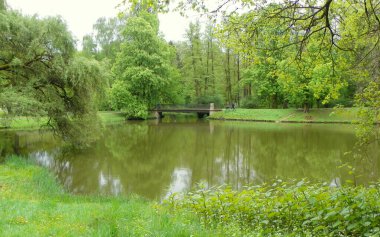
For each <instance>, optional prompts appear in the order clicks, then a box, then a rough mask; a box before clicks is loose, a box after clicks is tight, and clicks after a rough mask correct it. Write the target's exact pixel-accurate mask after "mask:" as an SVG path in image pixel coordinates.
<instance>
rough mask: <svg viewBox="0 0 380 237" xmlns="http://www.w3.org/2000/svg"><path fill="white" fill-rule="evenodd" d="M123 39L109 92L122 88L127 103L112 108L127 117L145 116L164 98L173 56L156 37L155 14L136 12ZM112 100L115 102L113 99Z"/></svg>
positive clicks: (165, 45) (124, 32)
mask: <svg viewBox="0 0 380 237" xmlns="http://www.w3.org/2000/svg"><path fill="white" fill-rule="evenodd" d="M123 36H124V38H125V41H124V42H123V44H122V45H121V52H120V53H119V54H118V57H117V59H116V63H115V65H114V67H113V72H114V74H115V77H116V80H117V81H118V85H117V88H118V89H115V88H113V89H112V90H118V91H120V89H122V91H124V93H123V95H124V98H128V101H129V102H128V103H127V102H123V103H114V105H115V106H116V107H115V108H116V109H127V110H128V111H130V112H131V114H129V116H131V117H146V115H147V114H146V113H147V110H148V108H150V107H153V106H155V105H156V104H159V103H162V102H165V101H164V100H165V99H167V98H168V96H167V94H168V93H167V87H169V88H170V87H171V85H172V84H173V81H172V71H173V68H172V67H171V56H173V55H172V54H171V52H170V48H169V46H168V45H167V44H166V42H164V41H163V40H162V39H161V38H160V37H159V36H158V20H157V16H156V15H153V14H150V13H140V16H136V17H130V18H129V19H128V20H127V24H126V26H125V29H124V31H123ZM114 92H115V93H116V91H114ZM115 93H112V92H111V94H113V95H116V94H115ZM169 97H170V96H169ZM112 98H113V99H112V100H113V101H117V100H116V99H117V98H116V97H115V96H113V97H112ZM126 105H128V107H127V108H126V107H125V106H126Z"/></svg>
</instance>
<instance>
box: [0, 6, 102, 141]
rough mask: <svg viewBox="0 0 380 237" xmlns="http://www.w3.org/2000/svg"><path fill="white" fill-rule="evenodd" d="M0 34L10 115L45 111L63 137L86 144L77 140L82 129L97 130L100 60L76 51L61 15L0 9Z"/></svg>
mask: <svg viewBox="0 0 380 237" xmlns="http://www.w3.org/2000/svg"><path fill="white" fill-rule="evenodd" d="M0 36H1V37H0V44H1V45H2V47H1V49H0V85H1V87H0V107H1V108H2V109H3V110H5V111H6V112H7V116H9V117H12V116H16V115H17V116H20V115H28V116H47V117H48V118H49V119H48V125H50V126H51V127H53V128H54V129H55V130H56V131H57V132H59V133H60V134H61V135H62V137H63V138H65V139H67V140H71V139H74V143H75V144H78V145H83V143H86V142H85V141H84V140H82V141H78V140H77V139H78V134H86V133H87V132H86V131H85V130H81V128H91V129H92V131H96V130H97V129H93V128H94V127H96V126H95V125H96V124H97V122H96V116H95V112H96V109H97V106H96V104H97V102H98V100H97V99H99V97H100V95H101V92H102V89H103V87H104V85H105V83H104V82H105V80H104V78H105V76H104V74H103V71H102V70H101V67H100V65H99V64H98V63H97V62H96V61H94V60H91V59H86V58H83V57H80V56H76V55H75V54H74V53H75V48H74V40H73V38H72V36H71V34H70V33H69V31H68V30H67V27H66V25H65V23H64V22H63V20H62V19H61V18H59V17H49V18H43V19H40V18H38V17H37V16H33V17H30V16H22V15H21V14H19V13H17V12H12V11H8V12H0ZM82 125H86V126H82ZM91 125H94V127H93V126H91ZM92 135H93V134H92ZM93 139H95V137H92V138H91V139H90V140H89V141H91V140H93Z"/></svg>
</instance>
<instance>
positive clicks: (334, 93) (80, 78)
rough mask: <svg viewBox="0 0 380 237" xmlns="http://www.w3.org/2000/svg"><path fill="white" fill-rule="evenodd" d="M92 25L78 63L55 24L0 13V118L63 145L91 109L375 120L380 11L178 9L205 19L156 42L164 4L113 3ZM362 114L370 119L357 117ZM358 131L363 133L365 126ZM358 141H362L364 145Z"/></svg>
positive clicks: (374, 5) (284, 6) (336, 5)
mask: <svg viewBox="0 0 380 237" xmlns="http://www.w3.org/2000/svg"><path fill="white" fill-rule="evenodd" d="M123 4H124V5H126V6H128V8H127V9H128V10H126V11H124V12H122V13H120V14H119V16H117V17H116V16H115V17H114V18H109V19H107V18H99V19H98V20H97V22H96V23H95V24H94V27H93V29H94V31H93V33H92V34H90V35H86V36H85V37H84V38H83V41H82V42H83V45H82V46H83V47H82V51H80V52H78V51H77V50H76V48H75V41H74V40H73V37H72V36H71V34H70V33H69V32H68V30H67V28H66V25H65V23H64V21H63V20H62V19H60V18H59V17H50V18H39V17H37V16H33V17H30V16H23V15H22V14H20V13H18V12H15V11H12V10H11V9H7V5H6V3H5V1H4V0H3V1H1V2H0V9H1V10H0V18H1V21H0V29H1V32H0V35H1V38H0V40H1V46H2V47H1V49H0V83H1V88H0V106H1V108H2V109H3V110H4V111H6V113H7V114H8V115H10V116H11V115H12V114H17V115H33V116H36V115H39V116H48V117H49V118H50V120H49V125H51V126H52V127H54V128H57V130H58V131H60V132H61V133H62V134H63V135H64V136H66V137H75V134H76V132H75V131H77V129H76V128H75V125H74V124H77V122H81V123H82V124H89V121H90V120H91V121H93V120H92V119H90V118H91V117H93V116H95V115H94V114H95V112H96V111H97V110H98V109H107V110H109V109H113V110H122V111H125V112H126V113H127V114H128V116H129V117H140V118H145V117H147V110H148V109H149V108H152V107H154V106H156V105H157V104H165V103H176V104H184V103H188V104H190V103H193V104H199V103H204V104H206V103H210V102H214V103H216V104H217V105H218V106H225V105H229V104H232V103H235V104H238V105H239V106H241V107H247V108H287V107H297V108H298V107H302V108H304V110H305V112H307V111H308V110H309V109H310V108H312V107H333V106H339V105H342V106H359V107H361V108H362V110H360V113H361V115H362V117H363V118H364V119H363V120H362V121H363V122H362V123H363V124H364V125H365V124H367V125H368V124H372V123H373V122H374V121H375V120H376V119H378V116H379V107H380V106H379V99H378V98H380V96H379V91H380V90H379V87H380V83H379V77H378V76H379V73H378V72H379V70H378V65H379V63H378V55H379V52H380V49H379V42H380V41H379V37H380V33H379V32H380V31H379V30H378V29H379V27H378V26H379V25H380V21H379V17H378V14H379V10H380V9H379V4H378V2H377V1H375V0H365V1H359V2H358V1H340V0H334V1H333V0H326V1H301V0H300V1H290V2H288V1H286V2H283V3H282V2H281V4H280V3H267V2H265V1H264V2H262V1H223V2H220V4H219V5H218V6H217V7H216V8H215V9H207V5H206V3H205V1H193V4H190V5H189V4H186V2H185V3H180V5H179V7H178V8H179V9H182V10H183V11H186V10H189V9H192V10H196V11H199V12H202V13H203V14H205V15H208V19H209V21H208V23H202V24H201V23H200V22H199V21H195V22H192V23H190V25H189V26H187V30H186V35H185V38H184V40H183V41H181V42H166V41H165V40H164V39H163V36H162V34H161V33H160V32H159V21H158V17H157V15H158V13H159V12H163V11H168V9H169V8H168V2H167V1H152V0H130V1H124V2H123ZM365 108H373V109H365ZM367 128H369V126H367ZM370 132H371V131H370V129H363V130H362V134H363V137H364V134H368V133H370Z"/></svg>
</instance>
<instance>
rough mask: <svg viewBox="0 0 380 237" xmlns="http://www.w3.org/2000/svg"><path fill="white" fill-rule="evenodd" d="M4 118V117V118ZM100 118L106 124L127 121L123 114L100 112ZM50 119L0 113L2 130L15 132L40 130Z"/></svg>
mask: <svg viewBox="0 0 380 237" xmlns="http://www.w3.org/2000/svg"><path fill="white" fill-rule="evenodd" d="M2 116H3V117H2ZM98 116H99V118H100V120H101V121H102V122H103V123H104V124H112V123H120V122H124V121H125V115H124V113H121V112H114V111H99V112H98ZM47 121H48V119H47V118H46V117H41V118H35V117H25V116H17V117H14V118H12V119H9V118H6V117H4V114H2V113H1V111H0V128H8V129H14V130H24V129H39V128H43V127H44V126H45V125H46V123H47Z"/></svg>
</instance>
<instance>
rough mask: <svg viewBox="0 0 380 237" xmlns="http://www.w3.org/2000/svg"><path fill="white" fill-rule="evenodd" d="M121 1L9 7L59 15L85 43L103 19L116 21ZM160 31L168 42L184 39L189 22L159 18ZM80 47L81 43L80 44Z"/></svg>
mask: <svg viewBox="0 0 380 237" xmlns="http://www.w3.org/2000/svg"><path fill="white" fill-rule="evenodd" d="M120 2H121V0H7V3H8V5H9V6H10V7H11V8H12V9H15V10H20V11H22V13H23V14H27V15H34V14H38V15H39V16H42V17H44V16H56V15H60V16H62V17H63V19H65V20H66V22H67V25H68V27H69V30H70V31H71V32H72V33H73V35H74V37H76V38H77V39H78V40H82V38H83V36H84V35H86V34H89V33H91V32H92V25H93V24H94V23H95V22H96V20H97V19H98V18H100V17H115V16H116V15H117V13H118V10H117V9H116V6H117V5H118V4H119V3H120ZM159 19H160V30H161V32H163V33H164V35H165V38H166V40H168V41H169V40H172V41H179V40H182V39H183V36H184V34H185V29H186V28H187V27H188V25H189V22H190V20H189V19H185V18H183V17H181V16H180V15H179V14H178V13H168V14H165V15H160V16H159ZM77 46H79V47H81V43H78V45H77Z"/></svg>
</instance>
